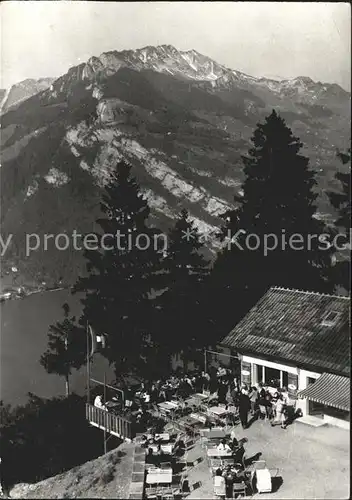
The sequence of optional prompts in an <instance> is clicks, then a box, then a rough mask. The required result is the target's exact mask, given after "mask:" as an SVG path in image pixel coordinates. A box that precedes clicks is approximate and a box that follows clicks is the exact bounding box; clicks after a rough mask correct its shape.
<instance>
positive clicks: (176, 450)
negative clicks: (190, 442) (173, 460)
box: [172, 434, 186, 456]
mask: <svg viewBox="0 0 352 500" xmlns="http://www.w3.org/2000/svg"><path fill="white" fill-rule="evenodd" d="M185 451H186V445H185V442H184V440H183V439H182V437H181V435H180V434H179V435H178V436H177V438H176V441H175V444H174V446H173V448H172V453H173V454H175V455H176V456H182V455H183V454H184V452H185Z"/></svg>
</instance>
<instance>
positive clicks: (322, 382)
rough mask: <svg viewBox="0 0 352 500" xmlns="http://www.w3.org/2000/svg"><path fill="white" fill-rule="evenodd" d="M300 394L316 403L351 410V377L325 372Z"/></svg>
mask: <svg viewBox="0 0 352 500" xmlns="http://www.w3.org/2000/svg"><path fill="white" fill-rule="evenodd" d="M298 396H300V397H302V398H307V399H310V400H311V401H315V402H316V403H321V404H323V405H326V406H333V407H334V408H339V409H340V410H345V411H350V379H349V378H347V377H342V376H340V375H333V374H332V373H323V375H321V376H320V377H319V378H318V379H317V380H316V381H315V382H314V383H313V384H310V385H309V386H308V387H307V388H306V389H304V390H303V391H299V392H298Z"/></svg>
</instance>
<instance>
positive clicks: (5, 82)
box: [0, 0, 351, 90]
mask: <svg viewBox="0 0 352 500" xmlns="http://www.w3.org/2000/svg"><path fill="white" fill-rule="evenodd" d="M0 12H1V65H2V69H1V81H0V87H1V88H8V87H9V86H10V85H12V84H14V83H16V82H18V81H21V80H24V79H26V78H40V77H49V76H53V77H55V76H57V77H59V76H61V75H62V74H64V73H66V71H67V70H68V69H69V68H70V67H72V66H75V65H77V64H80V63H81V62H85V61H87V60H88V59H89V58H90V57H91V56H93V55H95V56H99V55H100V54H101V53H102V52H106V51H109V50H123V49H136V48H141V47H144V46H146V45H161V44H171V45H174V46H175V47H176V48H178V49H180V50H188V49H195V50H198V51H199V52H201V53H203V54H205V55H207V56H209V57H212V58H213V59H215V60H216V61H217V62H219V63H221V64H224V65H225V66H228V67H230V68H232V69H237V70H239V71H242V72H244V73H247V74H250V75H253V76H267V77H274V78H293V77H296V76H310V77H311V78H312V79H313V80H319V81H322V82H328V83H338V84H340V85H341V86H342V87H344V88H345V89H347V90H350V84H351V82H350V80H351V63H350V61H351V8H350V5H349V4H348V3H343V2H341V3H318V2H314V3H313V2H312V3H298V2H286V3H285V2H278V3H276V2H260V3H257V2H253V1H251V2H215V1H206V2H185V3H183V2H177V1H172V2H133V3H132V2H124V3H122V2H121V3H118V2H91V1H89V2H84V1H65V0H64V1H26V2H24V1H5V2H2V3H1V5H0Z"/></svg>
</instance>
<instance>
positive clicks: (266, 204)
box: [211, 111, 333, 334]
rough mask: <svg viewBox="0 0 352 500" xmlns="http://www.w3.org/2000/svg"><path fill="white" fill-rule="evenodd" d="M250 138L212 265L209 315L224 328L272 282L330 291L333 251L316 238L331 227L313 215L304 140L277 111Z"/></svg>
mask: <svg viewBox="0 0 352 500" xmlns="http://www.w3.org/2000/svg"><path fill="white" fill-rule="evenodd" d="M251 141H252V143H253V146H252V147H251V148H250V149H249V152H248V155H247V156H244V157H242V160H243V163H244V173H245V181H244V184H243V196H241V197H239V196H236V197H235V201H236V202H237V207H236V208H235V209H234V210H232V211H229V212H228V213H226V214H225V215H224V218H226V223H225V225H224V227H223V229H222V232H221V237H222V239H224V238H225V237H226V240H225V243H224V248H223V249H222V251H221V252H220V253H219V254H218V257H217V260H216V262H215V264H214V267H213V271H212V290H211V296H212V297H213V301H212V302H213V317H214V319H215V323H216V325H217V328H218V331H219V332H222V333H223V334H226V333H227V332H228V331H229V329H231V328H232V327H233V326H234V325H235V324H236V322H237V321H239V319H241V318H242V317H243V316H244V314H246V312H247V311H248V309H249V308H250V307H251V306H253V305H254V303H255V302H256V301H257V300H258V299H259V298H260V297H261V296H262V295H263V294H264V293H265V291H266V290H267V289H268V287H270V286H275V285H276V286H282V287H288V288H297V289H304V290H315V291H320V292H329V291H332V290H333V283H332V282H331V276H330V266H331V251H332V250H331V249H329V250H327V249H326V248H327V246H328V245H327V244H326V243H324V238H323V239H322V241H321V242H319V240H318V237H321V236H319V235H322V234H324V233H326V234H328V233H329V231H328V230H327V228H326V227H325V226H324V224H323V223H322V222H320V221H319V220H317V219H316V218H315V214H316V206H315V200H316V197H317V194H316V193H314V191H313V188H314V186H315V185H316V181H315V173H314V172H313V171H312V170H310V169H309V167H308V163H309V160H308V158H306V157H304V156H303V155H301V154H300V149H301V147H302V143H301V142H300V140H299V139H298V138H297V137H294V136H293V135H292V131H291V129H290V128H289V127H287V126H286V124H285V121H284V120H283V119H282V118H280V116H278V114H277V113H276V112H275V111H273V112H272V113H271V115H270V116H268V117H267V118H266V119H265V123H263V124H258V125H257V128H256V130H255V131H254V135H253V137H252V139H251ZM284 237H285V240H284V239H283V238H284ZM230 239H232V243H231V242H230ZM285 241H286V243H285ZM325 241H326V239H325ZM269 247H272V249H271V250H269Z"/></svg>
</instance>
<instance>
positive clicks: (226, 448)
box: [217, 439, 231, 452]
mask: <svg viewBox="0 0 352 500" xmlns="http://www.w3.org/2000/svg"><path fill="white" fill-rule="evenodd" d="M217 449H218V450H219V451H228V452H231V448H230V446H229V445H228V444H227V443H226V440H225V439H222V440H221V442H220V443H219V444H218V446H217Z"/></svg>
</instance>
